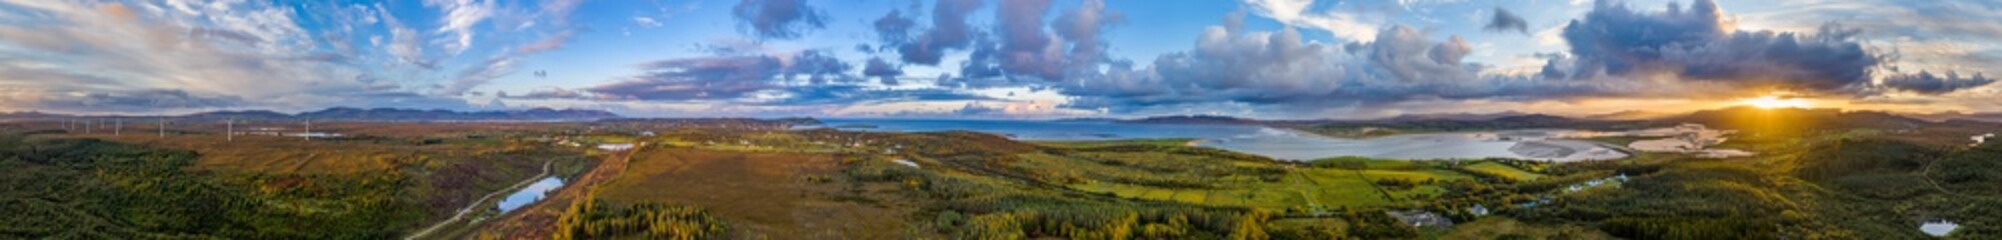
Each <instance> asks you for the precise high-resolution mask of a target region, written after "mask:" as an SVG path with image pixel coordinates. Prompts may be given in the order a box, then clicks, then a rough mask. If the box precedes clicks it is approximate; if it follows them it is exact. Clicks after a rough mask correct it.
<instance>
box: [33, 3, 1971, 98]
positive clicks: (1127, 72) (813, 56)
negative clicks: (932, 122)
mask: <svg viewBox="0 0 2002 240" xmlns="http://www.w3.org/2000/svg"><path fill="white" fill-rule="evenodd" d="M1998 22H2002V2H1996V1H1975V0H1960V1H1955V0H1942V1H1905V0H1759V1H1710V0H1694V1H1646V0H1635V1H1605V0H1602V1H1586V0H1493V1H1473V0H1395V1H1313V0H1243V1H1224V0H1176V1H1155V0H939V1H910V0H870V1H862V0H702V1H688V0H620V1H609V0H608V1H588V0H424V1H381V2H377V1H303V0H280V1H254V0H218V1H188V0H161V1H153V0H132V1H72V0H0V111H42V112H58V113H77V114H177V113H191V112H200V111H215V110H251V109H262V110H276V111H281V112H298V111H311V110H318V109H323V108H329V107H362V108H377V107H392V108H423V109H453V110H501V109H523V108H534V107H550V108H584V109H602V110H608V111H612V112H615V113H619V114H622V115H627V116H646V117H781V116H814V117H853V118H876V117H883V118H1036V119H1047V118H1075V117H1144V116H1161V115H1188V114H1207V115H1229V116H1240V117H1254V118H1269V119H1358V118H1376V117H1387V116H1395V115H1401V114H1428V113H1494V112H1506V111H1515V112H1536V113H1550V114H1561V115H1592V114H1607V113H1618V112H1626V111H1645V112H1673V111H1691V110H1700V109H1709V108H1721V107H1729V106H1733V105H1738V104H1742V103H1745V102H1746V101H1745V100H1746V99H1775V98H1777V99H1786V100H1789V101H1797V102H1803V103H1806V104H1807V105H1810V106H1813V107H1829V108H1844V109H1857V110H1884V111H1902V112H1927V113H1929V112H1942V111H1962V112H2002V101H1997V99H2002V84H1992V83H1993V82H1995V80H1994V79H1993V78H1992V77H1989V75H1987V74H1990V73H1998V72H2002V24H1996V23H1998Z"/></svg>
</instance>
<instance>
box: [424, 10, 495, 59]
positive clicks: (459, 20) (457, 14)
mask: <svg viewBox="0 0 2002 240" xmlns="http://www.w3.org/2000/svg"><path fill="white" fill-rule="evenodd" d="M424 5H425V6H429V7H437V8H439V9H440V10H442V11H443V13H444V14H445V16H444V17H442V18H440V19H439V22H440V24H441V25H440V26H438V29H437V30H436V32H438V33H451V34H452V35H453V36H455V37H456V39H457V41H455V42H451V43H446V44H445V46H444V47H445V50H446V51H448V52H451V53H452V54H454V55H457V54H459V53H460V52H464V51H465V50H466V49H467V48H471V47H472V46H473V35H474V31H473V26H475V25H479V24H480V22H482V21H486V20H487V18H488V17H491V16H493V14H494V9H493V8H494V6H493V2H491V1H481V0H425V1H424Z"/></svg>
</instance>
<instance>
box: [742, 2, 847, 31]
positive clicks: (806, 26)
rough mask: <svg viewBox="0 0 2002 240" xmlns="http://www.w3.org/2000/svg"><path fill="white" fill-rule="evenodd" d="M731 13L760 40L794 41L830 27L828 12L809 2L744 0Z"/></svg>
mask: <svg viewBox="0 0 2002 240" xmlns="http://www.w3.org/2000/svg"><path fill="white" fill-rule="evenodd" d="M731 13H732V15H734V16H736V17H737V20H738V21H740V22H742V24H744V26H745V27H747V28H749V29H750V30H751V32H752V33H753V34H755V35H757V36H758V37H760V38H770V39H793V38H799V37H800V36H801V35H804V34H806V33H808V32H812V31H813V30H818V29H821V28H826V27H827V16H826V13H824V12H821V11H820V9H816V8H814V7H813V6H809V5H807V4H806V0H742V1H739V2H737V6H736V7H734V8H732V9H731Z"/></svg>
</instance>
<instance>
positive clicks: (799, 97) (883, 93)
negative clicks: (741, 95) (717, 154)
mask: <svg viewBox="0 0 2002 240" xmlns="http://www.w3.org/2000/svg"><path fill="white" fill-rule="evenodd" d="M783 91H785V95H787V96H788V97H787V98H785V99H782V100H778V101H768V102H756V103H752V104H763V105H848V104H856V103H875V102H899V101H949V100H992V99H993V98H989V97H985V96H980V95H978V94H971V93H964V92H960V91H956V90H951V89H936V88H931V89H876V88H869V87H864V86H857V85H824V86H813V87H797V88H787V89H785V90H783Z"/></svg>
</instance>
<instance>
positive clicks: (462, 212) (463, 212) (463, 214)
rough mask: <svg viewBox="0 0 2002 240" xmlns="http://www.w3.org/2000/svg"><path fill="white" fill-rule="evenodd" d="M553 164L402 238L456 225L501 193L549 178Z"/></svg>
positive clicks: (417, 236) (406, 239)
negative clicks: (450, 216)
mask: <svg viewBox="0 0 2002 240" xmlns="http://www.w3.org/2000/svg"><path fill="white" fill-rule="evenodd" d="M553 163H556V160H548V161H543V162H542V173H541V174H536V175H535V176H534V177H529V178H528V179H526V180H521V182H520V183H515V184H514V186H508V187H507V188H506V189H501V190H500V191H494V192H493V193H488V194H487V195H486V196H484V197H480V199H479V200H474V201H473V202H472V203H467V204H466V207H464V208H459V212H458V213H455V214H452V218H449V219H445V221H439V222H438V223H437V224H432V225H431V227H427V228H424V230H421V231H417V232H416V233H411V234H410V236H409V237H404V238H403V239H404V240H411V239H419V238H424V236H426V235H431V232H434V231H438V228H442V227H445V226H447V225H452V223H456V222H459V221H460V220H463V219H465V218H466V214H471V213H473V210H476V209H479V207H480V206H485V205H486V202H487V200H491V199H493V198H494V196H500V194H502V193H509V192H514V191H516V190H520V189H521V188H523V187H527V186H528V185H529V184H534V183H535V181H536V180H541V179H542V178H546V177H549V165H550V164H553Z"/></svg>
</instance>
